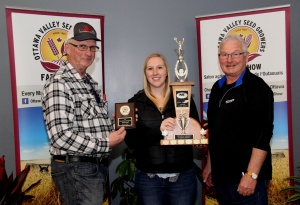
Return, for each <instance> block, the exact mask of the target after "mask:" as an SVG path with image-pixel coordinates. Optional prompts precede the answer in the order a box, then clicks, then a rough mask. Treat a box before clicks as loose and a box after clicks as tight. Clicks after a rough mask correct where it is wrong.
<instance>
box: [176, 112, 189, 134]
mask: <svg viewBox="0 0 300 205" xmlns="http://www.w3.org/2000/svg"><path fill="white" fill-rule="evenodd" d="M189 122H190V118H186V117H184V116H181V117H180V118H178V119H177V125H178V126H179V128H180V129H181V131H182V132H181V134H186V133H185V129H186V128H187V126H188V125H189Z"/></svg>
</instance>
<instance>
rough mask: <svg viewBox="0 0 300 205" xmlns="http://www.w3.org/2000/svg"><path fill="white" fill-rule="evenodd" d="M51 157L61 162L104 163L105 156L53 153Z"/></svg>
mask: <svg viewBox="0 0 300 205" xmlns="http://www.w3.org/2000/svg"><path fill="white" fill-rule="evenodd" d="M52 159H54V160H59V161H61V162H67V163H68V162H90V163H94V164H103V165H106V163H107V160H106V159H107V158H97V157H87V156H75V155H53V156H52Z"/></svg>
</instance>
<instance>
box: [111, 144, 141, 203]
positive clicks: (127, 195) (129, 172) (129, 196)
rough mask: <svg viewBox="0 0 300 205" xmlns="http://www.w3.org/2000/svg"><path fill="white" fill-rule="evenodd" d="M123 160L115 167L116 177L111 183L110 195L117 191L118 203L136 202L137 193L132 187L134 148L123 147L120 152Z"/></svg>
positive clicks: (113, 195)
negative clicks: (119, 199) (119, 197)
mask: <svg viewBox="0 0 300 205" xmlns="http://www.w3.org/2000/svg"><path fill="white" fill-rule="evenodd" d="M122 159H123V161H122V162H121V163H120V164H119V165H118V166H117V167H116V173H117V174H118V178H116V179H115V180H113V181H112V183H111V196H112V197H113V198H115V197H116V196H117V194H118V193H119V194H120V196H121V202H120V205H135V204H137V194H136V192H135V188H134V172H135V162H136V161H135V155H134V150H132V149H129V148H125V149H124V150H123V152H122Z"/></svg>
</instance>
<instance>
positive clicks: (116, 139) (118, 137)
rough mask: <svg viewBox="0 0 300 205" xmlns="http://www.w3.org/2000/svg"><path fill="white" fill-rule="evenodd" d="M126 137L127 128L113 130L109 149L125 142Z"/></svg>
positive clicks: (109, 137) (110, 135) (109, 136)
mask: <svg viewBox="0 0 300 205" xmlns="http://www.w3.org/2000/svg"><path fill="white" fill-rule="evenodd" d="M125 135H126V130H125V127H121V128H120V129H118V130H113V131H112V132H111V133H110V134H109V135H108V139H109V148H113V147H115V146H117V145H118V144H120V143H121V142H123V140H124V137H125Z"/></svg>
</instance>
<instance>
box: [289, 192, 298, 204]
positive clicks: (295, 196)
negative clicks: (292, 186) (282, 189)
mask: <svg viewBox="0 0 300 205" xmlns="http://www.w3.org/2000/svg"><path fill="white" fill-rule="evenodd" d="M299 200H300V194H294V195H293V196H291V197H289V198H288V199H287V200H286V202H287V203H289V202H295V201H299Z"/></svg>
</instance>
